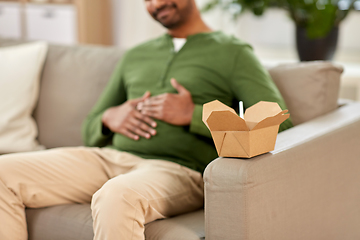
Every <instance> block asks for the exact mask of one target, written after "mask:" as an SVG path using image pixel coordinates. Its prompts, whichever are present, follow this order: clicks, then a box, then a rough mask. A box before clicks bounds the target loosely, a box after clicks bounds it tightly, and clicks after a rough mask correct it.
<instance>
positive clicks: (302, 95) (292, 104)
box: [269, 61, 343, 125]
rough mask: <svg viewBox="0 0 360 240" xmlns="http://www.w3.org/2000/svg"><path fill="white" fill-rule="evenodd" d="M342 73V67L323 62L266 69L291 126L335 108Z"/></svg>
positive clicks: (284, 65)
mask: <svg viewBox="0 0 360 240" xmlns="http://www.w3.org/2000/svg"><path fill="white" fill-rule="evenodd" d="M342 72H343V68H342V67H340V66H336V65H334V64H332V63H330V62H323V61H314V62H302V63H293V64H283V65H279V66H277V67H274V68H271V69H269V73H270V75H271V77H272V78H273V80H274V82H275V84H276V85H277V87H278V88H279V90H280V92H281V94H282V96H283V97H284V100H285V103H286V105H287V107H288V110H289V113H290V114H291V119H292V121H293V124H294V125H298V124H300V123H303V122H306V121H309V120H311V119H313V118H316V117H318V116H321V115H323V114H325V113H328V112H331V111H333V110H335V109H336V108H337V107H338V104H337V100H338V96H339V87H340V76H341V73H342Z"/></svg>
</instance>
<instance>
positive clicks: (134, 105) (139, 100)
mask: <svg viewBox="0 0 360 240" xmlns="http://www.w3.org/2000/svg"><path fill="white" fill-rule="evenodd" d="M150 96H151V93H150V92H149V91H146V92H145V93H144V95H143V96H142V97H140V98H135V99H132V100H130V101H131V105H132V106H133V107H135V108H137V105H138V104H139V103H140V102H143V101H144V100H145V99H147V98H149V97H150Z"/></svg>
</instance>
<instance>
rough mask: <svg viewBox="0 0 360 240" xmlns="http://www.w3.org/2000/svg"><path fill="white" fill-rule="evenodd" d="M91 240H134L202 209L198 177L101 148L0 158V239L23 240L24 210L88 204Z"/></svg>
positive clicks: (168, 164)
mask: <svg viewBox="0 0 360 240" xmlns="http://www.w3.org/2000/svg"><path fill="white" fill-rule="evenodd" d="M90 202H91V209H92V216H93V220H94V234H95V237H94V239H95V240H108V239H114V240H115V239H126V240H140V239H145V237H144V224H146V223H148V222H151V221H154V220H156V219H160V218H164V217H168V216H172V215H176V214H180V213H184V212H188V211H193V210H196V209H198V208H200V207H201V206H202V204H203V182H202V177H201V174H200V173H198V172H196V171H193V170H191V169H189V168H186V167H183V166H181V165H179V164H176V163H172V162H168V161H163V160H145V159H142V158H139V157H137V156H134V155H132V154H129V153H126V152H119V151H116V150H112V149H107V148H85V147H79V148H59V149H54V150H46V151H40V152H31V153H17V154H7V155H2V156H0V239H1V240H26V239H27V227H26V220H25V207H29V208H40V207H47V206H52V205H57V204H69V203H90Z"/></svg>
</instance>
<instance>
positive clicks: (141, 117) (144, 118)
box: [134, 112, 157, 128]
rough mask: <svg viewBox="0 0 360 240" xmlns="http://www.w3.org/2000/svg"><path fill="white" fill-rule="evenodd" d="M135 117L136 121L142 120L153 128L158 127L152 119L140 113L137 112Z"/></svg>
mask: <svg viewBox="0 0 360 240" xmlns="http://www.w3.org/2000/svg"><path fill="white" fill-rule="evenodd" d="M134 116H135V118H136V119H138V121H139V120H140V121H141V122H145V123H147V124H148V125H149V126H151V127H153V128H154V127H156V125H157V124H156V122H155V121H154V120H152V119H151V118H150V117H148V116H146V115H144V114H142V113H140V112H135V113H134Z"/></svg>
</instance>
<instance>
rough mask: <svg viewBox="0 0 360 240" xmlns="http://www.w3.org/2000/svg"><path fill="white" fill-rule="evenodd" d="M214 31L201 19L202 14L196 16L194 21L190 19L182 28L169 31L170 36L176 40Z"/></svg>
mask: <svg viewBox="0 0 360 240" xmlns="http://www.w3.org/2000/svg"><path fill="white" fill-rule="evenodd" d="M212 31H213V30H212V29H211V28H209V27H208V26H207V25H206V24H205V23H204V21H203V20H202V19H201V17H200V14H195V15H194V16H193V17H192V19H189V20H188V21H187V22H185V23H184V24H182V25H181V26H180V27H178V28H173V29H168V34H170V35H171V36H172V37H174V38H187V37H188V36H190V35H194V34H198V33H205V32H212Z"/></svg>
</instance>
